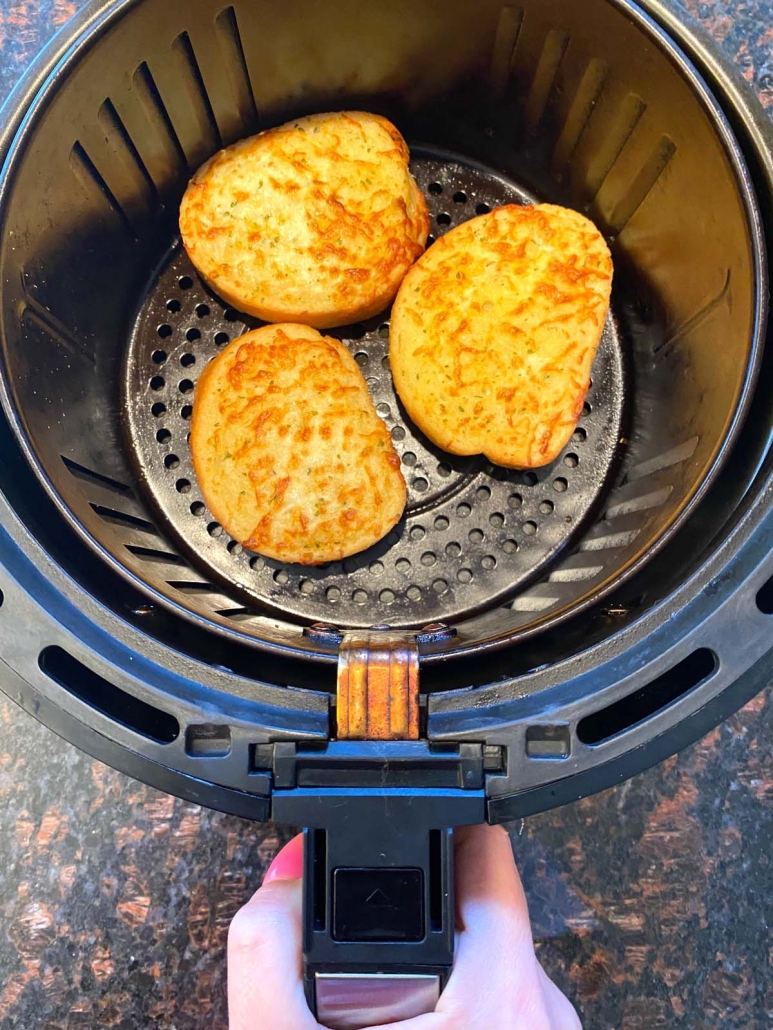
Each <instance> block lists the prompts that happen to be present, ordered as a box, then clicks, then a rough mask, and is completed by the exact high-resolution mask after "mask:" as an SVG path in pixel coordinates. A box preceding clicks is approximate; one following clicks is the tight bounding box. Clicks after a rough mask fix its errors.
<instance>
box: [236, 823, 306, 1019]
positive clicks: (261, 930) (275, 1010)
mask: <svg viewBox="0 0 773 1030" xmlns="http://www.w3.org/2000/svg"><path fill="white" fill-rule="evenodd" d="M293 845H294V847H295V848H296V849H297V847H298V845H297V844H295V842H294V841H292V842H291V844H290V845H288V847H289V848H292V847H293ZM288 868H289V870H290V871H291V872H296V871H297V869H298V865H297V855H296V854H295V852H294V851H293V850H291V852H290V859H289V860H287V859H285V860H283V861H282V862H279V863H278V865H277V867H275V870H274V872H273V874H272V879H271V880H270V881H269V882H268V883H264V885H263V886H262V887H261V888H260V890H259V891H258V892H257V894H255V895H254V896H253V898H252V899H251V900H250V901H249V902H248V903H247V904H246V905H245V906H244V908H242V909H240V910H239V911H238V912H237V913H236V915H235V916H234V919H233V922H232V923H231V927H230V930H229V933H228V1013H229V1030H256V1027H259V1026H261V1027H262V1026H265V1027H271V1030H319V1025H318V1023H317V1021H316V1020H315V1019H314V1018H313V1016H312V1015H311V1012H310V1011H309V1008H308V1005H307V1004H306V998H305V996H304V993H303V983H302V978H301V905H302V900H301V881H300V880H299V879H295V878H293V879H287V878H283V877H282V876H280V872H281V871H282V870H283V869H284V870H285V871H286V870H287V869H288ZM277 869H278V870H279V871H277ZM266 879H267V880H268V874H267V876H266Z"/></svg>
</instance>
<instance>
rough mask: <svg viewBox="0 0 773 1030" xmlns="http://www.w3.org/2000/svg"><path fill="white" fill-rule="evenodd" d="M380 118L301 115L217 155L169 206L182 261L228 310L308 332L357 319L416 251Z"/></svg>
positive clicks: (420, 246) (410, 197)
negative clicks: (174, 211) (176, 212)
mask: <svg viewBox="0 0 773 1030" xmlns="http://www.w3.org/2000/svg"><path fill="white" fill-rule="evenodd" d="M408 156H409V155H408V147H407V146H406V144H405V140H404V139H403V137H402V136H401V135H400V133H399V132H398V131H397V129H396V128H395V127H394V125H392V124H391V122H388V121H387V120H386V118H381V117H379V116H378V115H372V114H365V113H363V112H360V111H347V112H343V113H338V114H318V115H310V116H309V117H307V118H299V119H298V120H296V121H294V122H288V123H287V124H286V125H281V126H279V128H276V129H269V130H267V131H266V132H262V133H260V134H259V135H258V136H253V137H251V138H250V139H245V140H242V141H241V142H239V143H235V144H234V145H233V146H230V147H228V148H227V149H226V150H221V151H220V152H219V153H218V154H215V155H214V156H213V157H212V158H210V159H209V161H207V162H206V164H204V165H203V166H202V167H201V168H200V169H199V170H198V171H197V172H196V174H195V175H194V176H193V178H192V179H191V182H190V184H189V186H188V189H187V190H186V192H185V196H184V197H183V201H182V205H181V208H180V232H181V234H182V239H183V243H184V245H185V249H186V250H187V252H188V254H189V256H190V258H191V260H192V261H193V263H194V265H195V266H196V268H197V269H198V270H199V272H200V273H201V275H202V276H203V277H204V278H205V279H206V280H207V281H208V282H209V283H210V285H211V286H212V288H213V289H214V290H216V291H217V293H218V294H220V296H221V297H223V299H224V300H226V301H227V302H228V303H229V304H232V305H233V306H234V307H236V308H238V309H239V310H240V311H246V312H248V313H249V314H252V315H255V316H257V317H258V318H262V319H264V320H265V321H268V322H282V321H286V322H301V323H303V324H305V325H313V326H315V327H317V328H318V329H323V328H327V327H329V326H333V325H344V324H346V323H349V322H354V321H357V320H359V319H364V318H369V317H371V316H372V315H376V314H378V312H379V311H382V310H383V309H384V308H385V307H386V306H387V305H388V304H389V302H390V301H391V300H392V299H393V297H394V295H395V293H396V292H397V289H398V287H399V285H400V283H401V281H402V279H403V277H404V275H405V273H406V272H407V271H408V269H409V268H410V266H411V265H412V264H413V262H414V261H415V260H416V258H417V257H418V256H419V255H420V254H421V253H422V251H423V250H424V246H425V244H426V241H427V233H428V232H429V216H428V213H427V205H426V202H425V200H424V196H423V195H422V193H421V191H420V190H419V188H418V186H417V185H416V183H415V182H414V180H413V177H412V175H411V174H410V171H409V170H408Z"/></svg>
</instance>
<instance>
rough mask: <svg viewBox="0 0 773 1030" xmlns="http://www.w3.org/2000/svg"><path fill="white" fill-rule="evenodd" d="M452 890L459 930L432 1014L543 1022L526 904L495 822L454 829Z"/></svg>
mask: <svg viewBox="0 0 773 1030" xmlns="http://www.w3.org/2000/svg"><path fill="white" fill-rule="evenodd" d="M456 891H457V907H458V914H459V921H460V925H461V927H462V931H461V933H460V934H459V943H458V948H457V953H456V961H455V963H454V970H453V973H452V975H451V977H450V979H449V981H448V985H447V987H446V989H445V991H444V992H443V994H442V995H441V998H440V1001H439V1002H438V1006H437V1011H438V1012H439V1013H447V1014H448V1015H449V1016H451V1017H452V1018H453V1019H454V1020H456V1021H457V1022H460V1021H461V1022H463V1023H465V1024H466V1025H470V1026H472V1025H482V1023H483V1022H484V1021H486V1020H489V1021H490V1020H491V1019H500V1023H499V1025H501V1026H502V1027H505V1026H513V1027H515V1026H524V1027H526V1026H528V1027H534V1028H536V1027H542V1026H545V1025H546V1022H545V1020H546V1016H545V1003H544V997H543V991H542V984H541V981H540V978H539V964H538V962H537V959H536V956H535V954H534V945H533V942H532V934H531V924H530V922H529V909H528V905H527V903H526V897H525V895H524V892H523V887H522V885H521V879H520V877H519V875H518V870H517V869H516V867H515V862H514V860H513V853H512V848H511V846H510V840H509V838H508V836H507V833H506V832H505V831H504V830H503V829H502V828H501V827H496V826H475V827H469V828H466V829H465V830H464V831H463V832H459V833H458V834H457V847H456ZM460 1025H461V1024H460Z"/></svg>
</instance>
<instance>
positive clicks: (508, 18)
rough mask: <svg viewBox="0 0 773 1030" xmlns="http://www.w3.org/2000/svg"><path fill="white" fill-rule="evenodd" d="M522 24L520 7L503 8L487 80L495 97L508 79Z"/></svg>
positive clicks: (504, 86) (503, 89) (502, 89)
mask: <svg viewBox="0 0 773 1030" xmlns="http://www.w3.org/2000/svg"><path fill="white" fill-rule="evenodd" d="M522 23H523V8H522V7H503V8H502V11H501V13H500V15H499V24H498V25H497V34H496V38H495V39H494V49H493V51H492V53H491V68H490V71H489V80H490V82H491V88H492V89H493V91H494V93H495V94H496V95H497V96H501V94H502V93H504V91H505V88H506V87H507V82H508V80H509V78H510V69H511V67H512V62H513V53H514V51H515V45H516V43H517V42H518V36H519V34H520V31H521V24H522Z"/></svg>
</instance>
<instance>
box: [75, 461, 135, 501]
mask: <svg viewBox="0 0 773 1030" xmlns="http://www.w3.org/2000/svg"><path fill="white" fill-rule="evenodd" d="M61 458H62V462H63V463H64V467H65V468H66V469H67V471H68V472H69V473H70V475H72V476H75V478H76V479H82V480H84V482H86V483H96V484H98V485H99V486H104V487H107V489H108V490H112V491H113V492H114V493H117V494H123V495H124V496H125V497H131V496H132V488H131V487H130V486H127V485H126V484H125V483H119V482H118V480H117V479H111V478H110V476H103V475H102V473H101V472H95V471H94V469H90V468H86V466H85V465H79V464H78V462H77V461H73V460H72V458H65V456H64V455H63V454H62V455H61Z"/></svg>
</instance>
